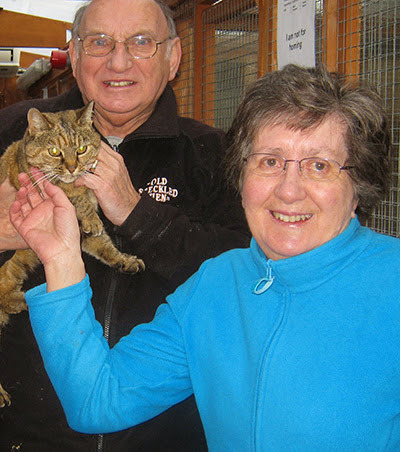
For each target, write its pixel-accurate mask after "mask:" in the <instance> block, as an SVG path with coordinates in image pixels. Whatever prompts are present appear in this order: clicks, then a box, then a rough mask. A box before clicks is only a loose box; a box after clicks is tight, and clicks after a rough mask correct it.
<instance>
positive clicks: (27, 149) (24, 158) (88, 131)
mask: <svg viewBox="0 0 400 452" xmlns="http://www.w3.org/2000/svg"><path fill="white" fill-rule="evenodd" d="M92 112H93V102H91V103H90V104H88V105H87V106H86V107H83V108H81V109H78V110H67V111H61V112H58V113H41V112H39V110H37V109H36V108H31V109H30V110H29V111H28V128H27V130H26V132H25V135H24V137H23V138H22V139H21V140H19V141H16V142H14V143H13V144H11V145H10V146H9V147H8V148H7V150H6V151H5V153H4V154H3V156H2V157H1V158H0V183H2V182H3V181H4V180H5V179H6V177H7V176H8V177H9V180H10V182H11V184H12V185H14V187H15V188H17V189H18V188H19V182H18V178H17V176H18V174H19V173H21V172H26V173H28V174H29V171H30V169H31V167H35V168H38V169H40V170H41V171H42V172H43V173H44V174H45V176H46V177H47V179H48V180H50V181H51V182H52V183H54V184H56V185H58V186H59V187H61V188H62V189H63V190H64V191H65V193H66V195H67V196H68V198H69V199H70V201H71V202H72V204H73V205H74V206H75V208H76V215H77V217H78V221H79V225H80V230H81V236H82V249H83V251H85V252H86V253H88V254H90V255H92V256H94V257H96V258H97V259H99V260H100V261H102V262H104V263H105V264H107V265H109V266H111V267H114V268H116V269H118V270H120V271H123V272H133V273H134V272H137V271H139V270H142V269H144V264H143V261H142V260H140V259H138V258H137V257H136V256H131V255H128V254H124V253H121V252H120V251H119V250H118V249H117V248H116V247H115V246H114V244H113V243H112V241H111V239H110V237H109V236H108V235H107V233H106V232H105V231H104V226H103V223H102V221H101V219H100V218H99V216H98V214H97V208H98V205H97V199H96V197H95V196H94V194H93V192H92V191H91V190H89V189H88V188H86V187H74V181H75V180H76V179H77V178H78V177H79V176H81V175H83V174H85V173H87V172H88V171H90V170H91V168H93V167H94V166H93V165H95V162H96V159H97V154H98V149H99V145H100V135H99V134H98V133H97V132H96V131H95V130H94V128H93V127H92ZM39 263H40V262H39V259H38V258H37V256H36V254H35V253H34V252H33V251H32V250H30V249H26V250H17V251H15V253H14V255H13V257H12V258H11V259H9V260H8V261H6V262H5V263H4V265H3V266H2V267H0V335H1V329H2V328H3V327H4V326H5V325H6V324H7V322H8V318H9V314H16V313H19V312H21V311H22V310H25V309H26V304H25V300H24V293H23V291H22V290H21V289H22V284H23V282H24V280H25V279H26V278H27V276H28V274H29V272H31V271H33V270H34V269H35V268H36V267H37V266H38V265H39ZM5 404H8V405H9V404H10V396H9V394H7V392H6V391H5V390H4V388H3V387H2V386H1V385H0V407H3V406H4V405H5Z"/></svg>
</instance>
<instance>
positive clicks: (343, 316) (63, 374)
mask: <svg viewBox="0 0 400 452" xmlns="http://www.w3.org/2000/svg"><path fill="white" fill-rule="evenodd" d="M389 136H390V135H389V131H388V125H387V121H386V118H385V114H384V110H383V107H382V103H381V101H380V99H379V97H378V96H377V95H376V94H375V93H374V92H373V91H371V90H369V89H365V88H362V87H357V86H350V85H346V84H344V82H343V80H342V79H341V78H338V77H336V76H333V75H329V74H328V73H326V72H325V71H324V70H322V69H304V68H299V67H296V66H288V67H285V68H284V69H283V70H281V71H276V72H274V73H271V74H267V75H266V76H264V77H263V78H261V79H259V80H258V81H257V82H256V83H255V84H254V85H253V86H251V87H250V89H249V90H248V92H247V94H246V96H245V98H244V100H243V102H242V104H241V106H240V108H239V110H238V113H237V116H236V119H235V121H234V123H233V126H232V130H231V133H230V138H231V140H232V146H231V148H230V155H229V163H230V169H229V174H230V175H231V176H232V178H233V180H236V183H237V182H239V187H240V191H241V194H242V199H243V207H244V209H245V212H246V216H247V219H248V223H249V226H250V228H251V231H252V234H253V237H254V239H253V240H252V243H251V246H250V248H249V249H237V250H233V251H229V252H227V253H225V254H223V255H221V256H219V257H217V258H215V259H211V260H209V261H207V262H205V263H204V264H203V265H202V266H201V268H200V270H199V271H198V272H197V273H196V274H195V275H194V276H193V277H191V278H190V279H189V280H188V281H187V282H186V283H185V284H184V285H182V286H181V287H180V288H179V289H178V290H177V291H176V292H175V293H174V294H172V295H171V296H169V297H168V298H167V303H166V304H164V305H162V306H161V307H160V308H159V310H158V312H157V315H156V317H155V319H154V320H153V322H151V323H149V324H146V325H140V326H138V327H136V328H134V329H133V330H132V331H131V333H130V334H129V335H128V336H126V337H125V338H123V339H122V340H121V341H120V342H119V343H118V344H117V345H116V346H115V347H114V348H112V349H111V350H110V348H109V346H108V344H107V342H106V340H105V339H104V338H103V335H102V330H101V327H100V325H99V324H98V323H97V322H96V320H95V318H94V315H93V310H92V308H91V304H90V297H91V291H90V286H89V281H88V278H87V276H86V277H85V271H84V267H83V264H82V259H81V257H80V249H79V232H78V226H77V224H76V220H75V216H74V213H73V208H72V207H71V205H70V204H69V202H68V200H67V199H66V198H65V196H64V194H63V193H62V192H61V191H60V190H59V189H57V188H56V187H54V186H52V185H51V184H50V183H48V184H45V186H43V185H42V189H43V192H44V199H42V198H41V197H40V196H38V195H37V194H36V193H35V191H34V190H33V191H29V193H28V197H27V192H28V190H29V188H30V185H29V184H28V186H27V188H23V189H21V190H20V192H19V193H18V200H17V201H16V202H15V203H14V205H13V206H12V209H11V217H12V221H13V223H14V224H15V226H16V228H17V230H18V231H19V232H20V234H21V235H22V236H23V237H24V239H25V240H26V242H27V243H28V244H29V245H30V246H31V247H32V248H33V249H34V250H35V251H36V252H37V253H38V255H39V257H40V259H41V260H42V262H43V264H44V266H45V271H46V276H47V287H46V286H40V287H38V288H35V289H33V290H32V291H30V292H28V293H27V296H26V298H27V302H28V305H29V311H30V316H31V321H32V325H33V328H34V332H35V335H36V337H37V340H38V343H39V346H40V348H41V351H42V354H43V359H44V361H45V365H46V369H47V371H48V373H49V375H50V377H51V379H52V381H53V384H54V386H55V388H56V391H57V393H58V395H59V397H60V399H61V401H62V404H63V406H64V409H65V412H66V415H67V418H68V421H69V423H70V425H71V427H72V428H74V429H77V430H80V431H82V432H87V433H93V432H111V431H115V430H121V429H125V428H127V427H129V426H131V425H133V424H137V423H140V422H143V421H145V420H146V419H149V418H151V417H153V416H156V415H157V414H158V413H160V412H162V411H163V410H165V409H167V408H168V407H169V406H171V405H172V404H175V403H177V402H179V401H181V400H183V399H185V398H186V397H188V396H189V395H191V394H192V393H194V394H195V396H196V400H197V403H198V407H199V410H200V414H201V417H202V420H203V425H204V429H205V433H206V436H207V441H208V445H209V449H210V451H221V452H227V451H240V452H243V451H276V452H282V451H298V452H302V451H304V452H305V451H307V452H310V451H318V452H321V451H322V452H323V451H329V452H332V451H340V452H344V451H349V452H350V451H351V452H355V451H360V452H361V451H362V452H367V451H371V452H372V451H373V452H377V451H386V452H387V451H398V450H399V448H400V303H399V293H400V271H399V269H400V241H399V240H397V239H395V238H392V237H388V236H384V235H380V234H377V233H375V232H373V231H371V230H369V229H367V228H365V227H362V226H361V225H360V222H359V219H358V215H359V214H360V215H362V216H365V215H366V214H368V213H369V212H370V211H371V209H372V208H373V207H374V206H375V205H376V203H377V202H378V201H379V200H380V199H381V197H382V195H383V194H384V193H385V190H386V187H387V183H388V180H389V173H388V151H389V147H390V139H389ZM21 181H22V182H23V183H28V179H27V176H26V175H21ZM131 296H132V303H134V302H135V294H132V295H131Z"/></svg>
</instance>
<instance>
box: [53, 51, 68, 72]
mask: <svg viewBox="0 0 400 452" xmlns="http://www.w3.org/2000/svg"><path fill="white" fill-rule="evenodd" d="M50 64H51V67H52V68H53V69H65V68H66V67H67V66H69V65H70V61H69V57H68V52H66V51H65V50H53V51H52V52H51V56H50Z"/></svg>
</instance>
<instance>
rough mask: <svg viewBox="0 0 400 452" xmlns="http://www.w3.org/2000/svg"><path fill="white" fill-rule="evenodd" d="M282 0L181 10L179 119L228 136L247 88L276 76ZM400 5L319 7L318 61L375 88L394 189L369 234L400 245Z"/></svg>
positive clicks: (351, 1) (187, 4) (342, 0)
mask: <svg viewBox="0 0 400 452" xmlns="http://www.w3.org/2000/svg"><path fill="white" fill-rule="evenodd" d="M277 10H278V0H257V1H256V0H217V1H215V2H214V3H207V4H204V3H199V2H197V1H196V0H185V1H184V2H183V3H181V4H180V5H179V6H178V7H177V8H176V12H177V17H176V20H177V23H178V30H179V33H180V36H181V38H182V47H183V54H184V56H183V60H182V65H181V71H180V77H179V79H178V81H177V82H175V86H174V88H175V92H176V93H177V97H178V104H179V109H180V110H179V111H180V114H182V115H184V116H193V117H195V118H196V119H199V120H201V121H203V122H206V123H208V124H210V125H212V126H215V127H219V128H221V129H223V130H225V131H227V130H228V129H229V126H230V124H231V122H232V120H233V117H234V115H235V112H236V109H237V106H238V104H239V102H240V100H241V98H242V96H243V93H244V91H245V89H246V87H247V86H248V85H249V84H250V83H251V82H253V81H254V80H256V78H257V77H258V76H260V75H261V74H263V73H265V72H267V71H273V70H275V69H277V15H278V13H277ZM399 40H400V2H399V1H398V0H315V61H316V63H317V64H318V63H323V64H326V66H327V67H328V69H329V70H334V71H338V72H340V73H342V74H345V75H346V77H349V78H356V77H357V78H360V79H362V80H366V81H368V82H370V83H371V84H372V85H374V86H375V87H376V88H377V90H378V92H379V93H380V95H381V96H382V98H383V99H384V102H385V104H386V108H387V111H388V114H389V117H390V121H391V126H392V135H393V136H392V138H393V145H394V146H393V155H392V185H391V190H390V194H389V196H388V198H387V199H386V200H385V201H384V202H382V204H381V205H380V207H379V208H378V209H376V211H375V212H374V214H373V215H372V218H371V219H370V220H369V222H368V226H370V227H371V228H372V229H374V230H376V231H378V232H383V233H385V234H390V235H393V236H397V237H400V222H399V202H400V161H399V145H400V143H399V136H400V133H399V115H400V99H399V98H400V73H399V66H400V41H399Z"/></svg>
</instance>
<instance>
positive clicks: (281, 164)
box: [243, 153, 354, 181]
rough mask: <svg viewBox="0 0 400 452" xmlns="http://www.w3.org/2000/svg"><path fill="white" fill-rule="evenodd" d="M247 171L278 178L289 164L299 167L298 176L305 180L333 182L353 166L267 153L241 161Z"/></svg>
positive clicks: (319, 159)
mask: <svg viewBox="0 0 400 452" xmlns="http://www.w3.org/2000/svg"><path fill="white" fill-rule="evenodd" d="M243 160H244V162H245V163H246V165H247V167H248V169H249V171H251V172H252V173H254V174H257V175H259V176H266V177H269V176H278V175H280V174H283V173H284V172H285V171H286V169H287V164H288V163H290V162H293V163H297V164H298V165H299V171H300V174H301V175H303V176H304V177H305V178H306V179H311V180H316V181H332V180H335V179H336V178H337V177H338V176H339V174H340V172H341V171H343V170H349V169H352V168H354V166H342V165H340V163H338V162H336V161H335V160H330V159H325V158H321V157H306V158H304V159H301V160H289V159H285V158H284V157H281V156H279V155H274V154H267V153H254V154H250V155H249V156H248V157H246V158H244V159H243Z"/></svg>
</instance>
